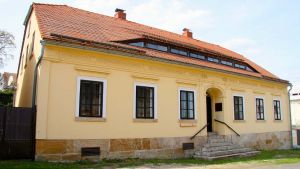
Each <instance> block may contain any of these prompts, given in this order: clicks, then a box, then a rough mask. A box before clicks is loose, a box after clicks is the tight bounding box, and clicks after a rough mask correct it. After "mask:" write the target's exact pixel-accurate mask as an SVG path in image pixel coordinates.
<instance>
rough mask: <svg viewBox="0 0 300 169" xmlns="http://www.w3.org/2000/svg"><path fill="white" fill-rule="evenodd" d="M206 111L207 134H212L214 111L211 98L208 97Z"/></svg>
mask: <svg viewBox="0 0 300 169" xmlns="http://www.w3.org/2000/svg"><path fill="white" fill-rule="evenodd" d="M206 111H207V112H206V119H207V132H212V110H211V98H210V96H206Z"/></svg>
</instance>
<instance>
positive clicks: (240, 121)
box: [233, 120, 246, 123]
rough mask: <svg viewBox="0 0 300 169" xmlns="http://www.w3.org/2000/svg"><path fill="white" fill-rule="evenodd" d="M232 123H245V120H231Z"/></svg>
mask: <svg viewBox="0 0 300 169" xmlns="http://www.w3.org/2000/svg"><path fill="white" fill-rule="evenodd" d="M233 122H234V123H246V120H233Z"/></svg>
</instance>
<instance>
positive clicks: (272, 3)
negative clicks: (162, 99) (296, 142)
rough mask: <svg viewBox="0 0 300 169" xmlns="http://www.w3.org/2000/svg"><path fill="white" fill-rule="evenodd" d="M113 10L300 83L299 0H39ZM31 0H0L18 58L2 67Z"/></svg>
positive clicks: (14, 66)
mask: <svg viewBox="0 0 300 169" xmlns="http://www.w3.org/2000/svg"><path fill="white" fill-rule="evenodd" d="M35 2H42V3H55V4H67V5H70V6H74V7H78V8H83V9H86V10H90V11H93V12H97V13H102V14H105V15H110V16H113V14H114V9H115V8H117V7H118V8H122V9H125V10H126V12H127V18H128V20H132V21H135V22H139V23H143V24H146V25H150V26H154V27H158V28H162V29H166V30H169V31H172V32H175V33H179V34H181V32H182V29H183V28H184V27H187V28H190V29H191V30H192V31H193V33H194V37H195V38H197V39H200V40H204V41H207V42H211V43H215V44H218V45H221V46H224V47H227V48H229V49H231V50H234V51H236V52H238V53H240V54H242V55H244V56H246V57H247V58H249V59H250V60H252V61H254V62H256V63H257V64H259V65H260V66H262V67H264V68H265V69H267V70H269V71H271V72H272V73H274V74H275V75H277V76H279V77H280V78H283V79H286V80H289V81H291V82H292V83H293V84H294V85H295V86H296V87H297V88H300V68H299V67H300V59H299V57H300V19H299V18H300V12H299V11H300V1H298V0H290V1H285V0H264V1H261V0H243V1H239V0H226V1H224V0H205V1H204V0H194V1H193V0H190V1H185V0H170V1H165V0H147V1H139V0H130V1H128V0H127V1H125V0H109V1H108V0H60V1H59V0H48V1H45V0H40V1H35ZM31 3H32V1H29V0H28V1H26V0H0V16H1V22H0V29H4V30H7V31H9V32H11V33H13V34H14V35H15V37H16V43H17V48H16V50H15V51H14V55H15V58H14V59H13V60H9V61H7V65H6V66H5V67H4V69H1V70H0V71H10V72H16V71H17V65H18V58H19V51H20V46H21V42H22V34H23V30H24V26H23V21H24V18H25V15H26V13H27V10H28V8H29V6H30V4H31Z"/></svg>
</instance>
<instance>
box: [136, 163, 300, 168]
mask: <svg viewBox="0 0 300 169" xmlns="http://www.w3.org/2000/svg"><path fill="white" fill-rule="evenodd" d="M133 168H134V169H300V163H293V164H270V163H233V164H222V165H178V164H168V165H151V164H146V165H143V166H139V167H133Z"/></svg>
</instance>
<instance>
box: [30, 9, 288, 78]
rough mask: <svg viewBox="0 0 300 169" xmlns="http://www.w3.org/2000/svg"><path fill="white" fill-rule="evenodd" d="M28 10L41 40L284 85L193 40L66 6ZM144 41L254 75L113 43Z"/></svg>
mask: <svg viewBox="0 0 300 169" xmlns="http://www.w3.org/2000/svg"><path fill="white" fill-rule="evenodd" d="M32 10H33V11H34V12H35V14H36V17H37V20H38V25H39V28H40V31H41V34H42V38H43V39H56V40H57V37H54V36H51V34H58V35H64V36H68V37H74V38H79V39H85V40H87V41H93V42H99V43H103V44H110V45H115V46H120V47H122V46H123V47H126V48H131V49H138V50H140V51H142V52H143V53H144V54H145V55H148V56H151V57H156V58H161V59H167V60H172V61H177V62H183V63H188V64H194V65H199V66H203V67H208V68H213V69H220V70H225V71H229V72H234V73H239V74H244V75H250V76H255V77H259V78H266V79H269V80H274V81H281V82H285V83H287V81H284V80H281V79H279V78H278V77H277V76H275V75H273V74H272V73H270V72H269V71H267V70H265V69H263V68H262V67H260V66H258V65H257V64H255V63H253V62H252V61H250V60H249V59H247V58H245V57H244V56H242V55H240V54H238V53H236V52H233V51H231V50H228V49H225V48H223V47H221V46H218V45H214V44H211V43H207V42H204V41H200V40H197V39H193V38H187V37H184V36H182V35H179V34H176V33H172V32H168V31H165V30H161V29H157V28H154V27H150V26H146V25H143V24H139V23H135V22H132V21H128V20H123V19H118V18H114V17H110V16H105V15H101V14H98V13H93V12H89V11H85V10H81V9H78V8H74V7H70V6H67V5H52V4H40V3H33V5H32ZM145 37H151V38H157V39H162V40H165V41H169V42H174V43H177V44H182V45H185V46H190V47H193V48H196V49H198V50H205V51H210V52H213V53H216V54H218V55H222V56H227V57H231V58H233V59H238V60H240V61H242V62H245V63H247V64H249V65H250V66H251V67H253V68H254V69H255V70H257V71H258V72H257V73H256V72H250V71H246V70H242V69H236V68H232V67H228V66H224V65H219V64H215V63H210V62H206V61H202V60H198V59H193V58H188V57H182V56H179V55H175V54H171V53H166V52H160V51H155V50H151V49H147V48H138V47H134V46H130V45H125V44H120V43H116V42H115V41H124V40H131V39H138V38H145Z"/></svg>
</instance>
